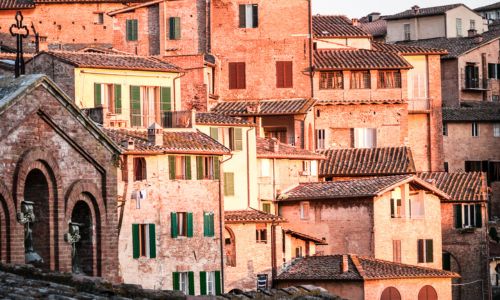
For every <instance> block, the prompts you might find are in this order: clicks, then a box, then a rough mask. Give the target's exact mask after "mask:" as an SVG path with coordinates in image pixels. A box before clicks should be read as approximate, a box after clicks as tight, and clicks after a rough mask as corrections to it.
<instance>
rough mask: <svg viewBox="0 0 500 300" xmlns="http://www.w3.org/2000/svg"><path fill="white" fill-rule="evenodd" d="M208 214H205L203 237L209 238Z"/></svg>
mask: <svg viewBox="0 0 500 300" xmlns="http://www.w3.org/2000/svg"><path fill="white" fill-rule="evenodd" d="M208 222H209V220H208V213H206V212H204V213H203V236H209V230H210V229H209V227H208V226H209V225H208Z"/></svg>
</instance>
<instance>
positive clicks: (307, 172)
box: [300, 160, 311, 176]
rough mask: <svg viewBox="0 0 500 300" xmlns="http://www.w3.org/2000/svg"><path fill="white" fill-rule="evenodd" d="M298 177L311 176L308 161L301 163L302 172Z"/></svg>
mask: <svg viewBox="0 0 500 300" xmlns="http://www.w3.org/2000/svg"><path fill="white" fill-rule="evenodd" d="M300 175H302V176H309V175H311V162H310V161H308V160H303V161H302V171H301V172H300Z"/></svg>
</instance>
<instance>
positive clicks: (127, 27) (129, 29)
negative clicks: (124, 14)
mask: <svg viewBox="0 0 500 300" xmlns="http://www.w3.org/2000/svg"><path fill="white" fill-rule="evenodd" d="M131 21H132V20H126V21H125V35H126V36H127V41H131V40H132V36H131V33H132V22H131Z"/></svg>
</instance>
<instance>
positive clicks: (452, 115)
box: [443, 101, 500, 122]
mask: <svg viewBox="0 0 500 300" xmlns="http://www.w3.org/2000/svg"><path fill="white" fill-rule="evenodd" d="M443 121H446V122H453V121H455V122H472V121H483V122H498V121H500V103H496V102H484V101H478V102H477V103H476V102H473V101H469V102H462V104H461V107H456V108H452V107H443Z"/></svg>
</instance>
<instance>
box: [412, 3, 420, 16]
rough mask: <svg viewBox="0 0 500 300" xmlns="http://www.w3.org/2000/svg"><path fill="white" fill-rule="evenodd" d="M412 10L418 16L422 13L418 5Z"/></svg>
mask: <svg viewBox="0 0 500 300" xmlns="http://www.w3.org/2000/svg"><path fill="white" fill-rule="evenodd" d="M411 10H412V11H413V13H414V14H418V13H419V12H420V6H418V5H413V6H412V7H411Z"/></svg>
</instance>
